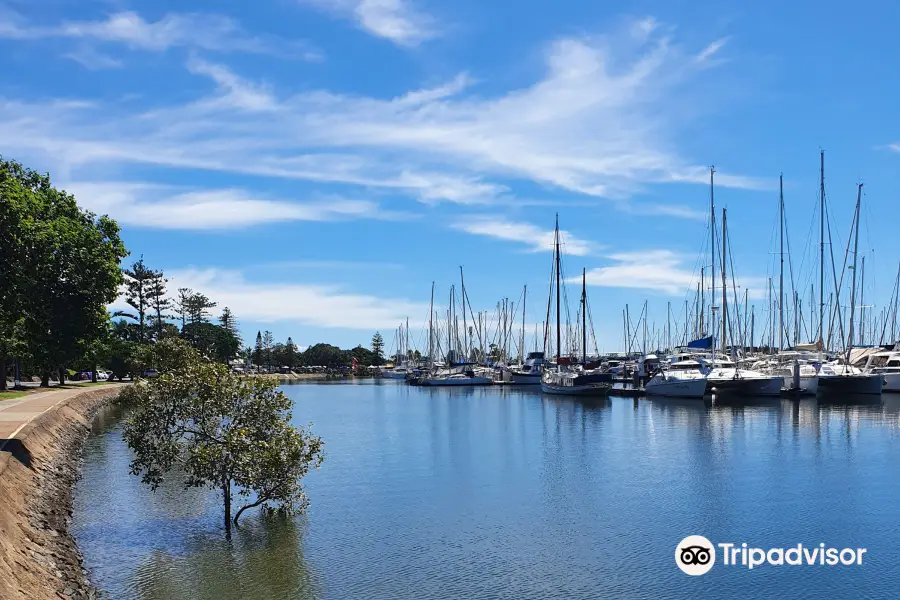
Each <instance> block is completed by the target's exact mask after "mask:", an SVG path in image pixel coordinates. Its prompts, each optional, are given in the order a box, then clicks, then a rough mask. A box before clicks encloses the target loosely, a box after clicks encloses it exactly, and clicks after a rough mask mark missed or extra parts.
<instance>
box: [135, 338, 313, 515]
mask: <svg viewBox="0 0 900 600" xmlns="http://www.w3.org/2000/svg"><path fill="white" fill-rule="evenodd" d="M154 353H155V354H157V355H158V356H157V361H156V364H160V365H163V369H164V370H163V372H162V373H161V374H160V376H159V377H157V378H154V379H151V380H149V381H147V382H142V383H141V384H140V385H132V386H129V387H128V388H126V389H125V390H123V392H122V395H121V401H122V402H124V403H127V404H129V405H130V406H132V407H133V409H134V410H133V412H132V413H131V416H130V417H129V419H128V420H127V422H126V424H125V431H124V437H125V441H126V442H127V444H128V447H129V448H131V449H132V451H133V452H134V454H135V457H134V460H132V461H131V472H132V474H134V475H140V476H141V480H142V481H143V482H144V483H146V484H148V485H150V486H151V488H153V489H156V488H157V487H158V486H159V485H160V483H162V481H163V478H164V476H166V475H167V474H168V473H169V472H170V471H172V470H173V468H176V467H177V468H178V470H179V471H181V472H183V473H184V474H185V475H186V480H185V484H186V485H187V486H189V487H208V488H212V489H216V490H218V491H220V492H221V494H222V497H223V501H224V508H225V528H226V530H227V531H229V532H230V530H231V523H232V518H231V514H232V499H233V498H234V497H237V498H239V499H241V501H242V506H241V507H240V508H239V509H238V510H237V512H236V513H235V514H234V519H233V522H234V523H235V524H237V523H238V519H240V517H241V514H242V513H243V512H244V511H245V510H247V509H250V508H254V507H256V506H262V507H263V509H265V510H275V509H279V510H284V511H286V512H302V511H303V510H305V509H306V507H307V504H308V501H307V498H306V495H305V494H304V492H303V487H302V485H301V480H302V479H303V477H304V476H305V475H306V474H307V473H308V472H309V470H310V469H311V468H318V467H319V465H320V464H321V463H322V459H323V454H322V446H323V442H322V440H321V439H320V438H318V437H316V436H314V435H312V433H310V431H309V430H308V429H303V428H296V427H294V426H292V425H291V424H290V421H291V412H290V408H291V401H290V400H289V399H288V398H287V397H286V396H285V395H284V394H283V393H281V392H280V391H278V390H277V389H276V388H277V383H276V382H274V381H271V380H268V379H262V378H241V377H237V376H234V375H231V374H230V373H229V372H228V369H227V368H226V367H225V366H224V365H220V364H215V363H211V362H209V361H207V360H205V359H203V358H202V357H200V355H199V354H198V353H197V352H196V351H195V350H193V349H192V348H190V347H189V346H188V345H187V344H186V343H184V342H183V341H182V340H178V339H169V340H165V341H163V342H160V343H159V344H157V345H156V346H155V347H154Z"/></svg>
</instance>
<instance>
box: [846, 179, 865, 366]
mask: <svg viewBox="0 0 900 600" xmlns="http://www.w3.org/2000/svg"><path fill="white" fill-rule="evenodd" d="M862 187H863V184H861V183H860V184H859V187H858V188H856V215H855V217H854V220H855V224H854V227H855V233H854V234H853V287H852V288H851V289H850V335H849V336H847V360H846V362H847V364H848V365H849V364H850V351H851V350H852V349H853V318H854V317H855V314H854V313H855V312H856V311H855V309H856V259H857V252H858V251H859V204H860V202H861V201H862Z"/></svg>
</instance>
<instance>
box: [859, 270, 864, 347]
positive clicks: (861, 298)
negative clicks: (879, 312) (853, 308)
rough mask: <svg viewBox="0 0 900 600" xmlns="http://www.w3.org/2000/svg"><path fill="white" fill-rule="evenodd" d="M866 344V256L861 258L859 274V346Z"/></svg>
mask: <svg viewBox="0 0 900 600" xmlns="http://www.w3.org/2000/svg"><path fill="white" fill-rule="evenodd" d="M865 344H866V255H865V254H863V257H862V270H861V271H860V273H859V345H860V346H864V345H865Z"/></svg>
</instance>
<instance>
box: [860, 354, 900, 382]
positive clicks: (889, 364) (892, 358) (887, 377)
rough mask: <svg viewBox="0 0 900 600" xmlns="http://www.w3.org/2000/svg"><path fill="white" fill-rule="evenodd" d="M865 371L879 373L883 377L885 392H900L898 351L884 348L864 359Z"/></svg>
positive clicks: (899, 356)
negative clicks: (882, 350) (884, 349)
mask: <svg viewBox="0 0 900 600" xmlns="http://www.w3.org/2000/svg"><path fill="white" fill-rule="evenodd" d="M865 372H866V373H873V374H878V375H881V376H882V377H883V378H884V387H883V388H882V389H883V391H885V392H900V352H898V351H896V349H895V350H886V351H884V352H876V353H875V354H872V355H871V356H869V359H868V360H867V361H866V368H865Z"/></svg>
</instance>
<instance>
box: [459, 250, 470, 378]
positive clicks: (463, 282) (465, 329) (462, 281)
mask: <svg viewBox="0 0 900 600" xmlns="http://www.w3.org/2000/svg"><path fill="white" fill-rule="evenodd" d="M459 284H460V286H461V287H462V295H461V298H462V305H463V311H462V313H463V352H465V354H466V360H469V346H468V344H467V343H466V335H467V334H468V333H469V328H468V327H467V326H466V325H467V324H466V280H465V279H463V268H462V265H460V266H459ZM470 341H471V340H470Z"/></svg>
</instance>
